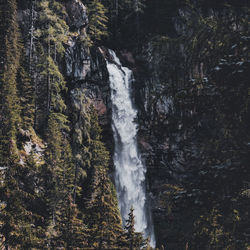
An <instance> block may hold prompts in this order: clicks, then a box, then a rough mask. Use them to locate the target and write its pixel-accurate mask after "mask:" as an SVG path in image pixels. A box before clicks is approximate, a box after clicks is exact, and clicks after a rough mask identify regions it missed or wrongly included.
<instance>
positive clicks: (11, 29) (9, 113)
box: [0, 0, 20, 167]
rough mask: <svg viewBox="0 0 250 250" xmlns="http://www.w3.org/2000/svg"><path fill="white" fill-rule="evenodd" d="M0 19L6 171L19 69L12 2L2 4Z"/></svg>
mask: <svg viewBox="0 0 250 250" xmlns="http://www.w3.org/2000/svg"><path fill="white" fill-rule="evenodd" d="M3 5H5V6H4V8H3V11H1V16H2V17H3V18H4V19H5V20H4V22H5V23H6V26H4V27H3V28H6V30H3V31H2V35H3V37H2V36H1V38H3V41H2V42H3V43H1V45H0V46H1V53H2V52H3V54H1V56H2V55H3V58H1V60H2V61H1V64H2V65H1V69H0V90H1V93H0V105H1V106H0V113H1V115H0V166H2V167H10V165H9V162H8V158H9V156H10V154H12V153H15V151H16V150H17V148H16V135H17V127H18V125H19V124H20V106H19V100H18V96H17V84H16V74H17V70H18V67H19V57H20V46H19V37H20V34H19V30H18V23H17V19H16V18H17V10H16V1H14V0H8V1H7V0H6V1H4V2H3Z"/></svg>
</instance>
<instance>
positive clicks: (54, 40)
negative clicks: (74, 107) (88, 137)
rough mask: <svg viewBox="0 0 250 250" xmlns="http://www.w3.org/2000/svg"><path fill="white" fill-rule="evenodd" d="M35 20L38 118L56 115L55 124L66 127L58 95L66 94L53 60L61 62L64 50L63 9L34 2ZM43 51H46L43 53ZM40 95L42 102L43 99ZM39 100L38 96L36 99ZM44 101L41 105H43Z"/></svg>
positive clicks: (61, 6) (55, 5)
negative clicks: (38, 78) (35, 9)
mask: <svg viewBox="0 0 250 250" xmlns="http://www.w3.org/2000/svg"><path fill="white" fill-rule="evenodd" d="M37 8H38V10H39V13H40V15H39V18H38V20H37V26H38V27H39V28H38V29H36V31H35V35H36V37H37V38H39V41H40V45H39V47H40V48H38V51H40V54H41V55H40V58H39V59H40V61H39V63H38V70H39V73H40V81H41V84H40V86H39V90H37V94H38V95H39V94H41V99H42V101H43V104H42V105H40V107H39V109H40V114H41V115H40V117H41V119H44V118H43V117H44V113H45V114H46V115H45V119H48V116H49V114H50V113H51V112H54V115H57V120H60V121H61V127H62V126H64V125H65V123H66V117H65V116H64V115H63V111H65V109H66V106H65V104H64V100H63V98H62V91H64V90H66V82H65V80H64V77H63V75H62V74H61V72H60V70H59V68H58V65H57V60H58V56H59V57H60V58H62V56H63V54H64V52H65V48H64V43H66V42H67V39H68V29H69V28H68V26H67V24H66V22H65V21H64V17H65V15H66V12H65V9H64V7H63V5H62V4H61V3H59V2H57V1H47V0H43V1H41V2H38V6H37ZM44 47H45V48H46V50H44ZM44 93H45V94H46V98H44ZM38 98H39V96H38ZM44 100H45V101H44Z"/></svg>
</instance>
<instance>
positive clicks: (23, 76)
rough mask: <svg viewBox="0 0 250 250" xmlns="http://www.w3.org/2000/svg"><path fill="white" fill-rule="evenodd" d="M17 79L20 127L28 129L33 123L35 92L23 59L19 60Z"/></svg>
mask: <svg viewBox="0 0 250 250" xmlns="http://www.w3.org/2000/svg"><path fill="white" fill-rule="evenodd" d="M17 81H18V90H19V96H20V106H21V118H22V127H23V128H24V129H28V128H30V127H32V126H33V125H34V116H35V93H34V87H33V86H32V81H31V78H30V76H29V74H28V69H27V68H26V67H25V60H22V61H21V65H20V67H19V70H18V75H17Z"/></svg>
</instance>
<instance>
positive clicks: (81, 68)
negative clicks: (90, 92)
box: [65, 38, 90, 80]
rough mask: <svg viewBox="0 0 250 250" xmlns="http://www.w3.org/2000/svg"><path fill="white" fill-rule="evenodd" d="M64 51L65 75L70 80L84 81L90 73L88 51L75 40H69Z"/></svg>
mask: <svg viewBox="0 0 250 250" xmlns="http://www.w3.org/2000/svg"><path fill="white" fill-rule="evenodd" d="M68 44H69V47H68V48H67V50H66V54H65V62H66V74H67V76H68V77H70V79H74V80H84V79H85V77H86V75H87V74H88V73H89V72H90V54H89V49H88V48H86V46H84V45H83V43H82V42H81V41H80V40H79V39H77V38H71V40H70V41H69V42H68Z"/></svg>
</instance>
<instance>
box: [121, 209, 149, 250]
mask: <svg viewBox="0 0 250 250" xmlns="http://www.w3.org/2000/svg"><path fill="white" fill-rule="evenodd" d="M125 230H126V233H125V237H126V240H127V241H128V244H129V249H130V250H135V249H141V248H142V247H144V246H145V245H146V244H147V241H145V240H144V239H143V235H142V233H139V232H135V216H134V209H133V207H131V209H130V212H129V214H128V219H127V220H126V225H125Z"/></svg>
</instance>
